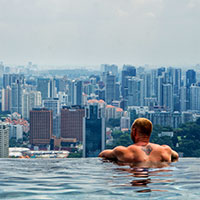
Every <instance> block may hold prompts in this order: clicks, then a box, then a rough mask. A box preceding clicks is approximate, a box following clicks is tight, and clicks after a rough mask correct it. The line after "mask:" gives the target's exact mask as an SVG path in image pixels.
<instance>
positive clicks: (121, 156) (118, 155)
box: [99, 146, 134, 162]
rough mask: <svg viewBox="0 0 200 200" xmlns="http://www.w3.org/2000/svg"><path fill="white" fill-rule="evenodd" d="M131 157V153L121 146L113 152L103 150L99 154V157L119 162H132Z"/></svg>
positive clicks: (127, 148)
mask: <svg viewBox="0 0 200 200" xmlns="http://www.w3.org/2000/svg"><path fill="white" fill-rule="evenodd" d="M133 156H134V154H133V151H131V149H129V147H123V146H118V147H115V148H114V149H113V150H104V151H102V152H101V153H100V154H99V157H102V158H106V159H110V160H117V161H121V162H132V161H133Z"/></svg>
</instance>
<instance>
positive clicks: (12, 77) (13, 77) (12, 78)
mask: <svg viewBox="0 0 200 200" xmlns="http://www.w3.org/2000/svg"><path fill="white" fill-rule="evenodd" d="M17 82H19V83H20V84H22V85H23V84H24V74H4V75H3V88H7V86H10V87H11V86H12V84H13V83H17Z"/></svg>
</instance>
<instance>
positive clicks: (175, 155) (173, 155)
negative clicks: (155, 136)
mask: <svg viewBox="0 0 200 200" xmlns="http://www.w3.org/2000/svg"><path fill="white" fill-rule="evenodd" d="M162 146H163V147H164V148H165V151H166V153H167V154H168V155H170V161H171V162H175V161H178V157H179V155H178V153H177V152H176V151H174V150H172V149H171V147H169V146H168V145H162ZM166 153H165V157H166V156H167V155H166ZM166 160H167V158H166Z"/></svg>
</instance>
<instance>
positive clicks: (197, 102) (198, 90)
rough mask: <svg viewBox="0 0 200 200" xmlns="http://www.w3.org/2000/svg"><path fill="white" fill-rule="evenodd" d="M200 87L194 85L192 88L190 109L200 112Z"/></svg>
mask: <svg viewBox="0 0 200 200" xmlns="http://www.w3.org/2000/svg"><path fill="white" fill-rule="evenodd" d="M199 97H200V87H199V86H198V85H196V84H192V85H191V87H190V109H191V110H196V111H200V98H199Z"/></svg>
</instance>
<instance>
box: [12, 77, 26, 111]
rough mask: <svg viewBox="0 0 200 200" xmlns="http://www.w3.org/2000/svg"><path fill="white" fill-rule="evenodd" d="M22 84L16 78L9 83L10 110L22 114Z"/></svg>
mask: <svg viewBox="0 0 200 200" xmlns="http://www.w3.org/2000/svg"><path fill="white" fill-rule="evenodd" d="M22 93H23V87H22V84H21V83H20V82H19V81H18V80H17V83H12V85H11V112H12V113H14V112H17V113H19V114H22Z"/></svg>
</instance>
